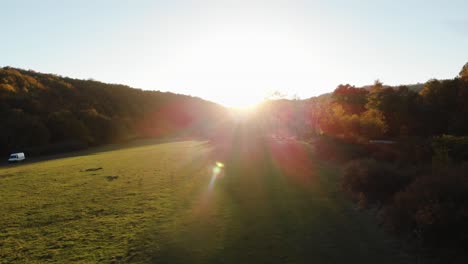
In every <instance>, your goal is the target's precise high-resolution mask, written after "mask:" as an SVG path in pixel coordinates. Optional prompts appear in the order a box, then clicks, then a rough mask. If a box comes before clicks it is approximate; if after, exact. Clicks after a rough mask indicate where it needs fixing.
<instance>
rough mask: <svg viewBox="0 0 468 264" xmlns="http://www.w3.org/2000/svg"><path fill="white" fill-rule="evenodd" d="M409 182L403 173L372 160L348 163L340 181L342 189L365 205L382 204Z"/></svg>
mask: <svg viewBox="0 0 468 264" xmlns="http://www.w3.org/2000/svg"><path fill="white" fill-rule="evenodd" d="M410 180H411V177H409V176H408V175H407V174H405V173H400V172H398V170H397V168H396V167H395V166H394V165H392V164H390V163H385V162H377V161H375V160H373V159H362V160H355V161H352V162H350V163H348V164H347V165H346V167H345V169H344V175H343V179H342V187H343V189H344V190H345V191H346V192H348V193H349V194H351V196H352V197H353V198H354V199H355V200H357V199H359V201H362V200H365V201H366V204H375V203H379V204H383V203H386V202H388V201H390V200H391V199H392V196H393V194H395V193H396V192H398V191H400V190H401V189H402V188H403V187H404V186H406V185H407V184H408V183H409V182H410Z"/></svg>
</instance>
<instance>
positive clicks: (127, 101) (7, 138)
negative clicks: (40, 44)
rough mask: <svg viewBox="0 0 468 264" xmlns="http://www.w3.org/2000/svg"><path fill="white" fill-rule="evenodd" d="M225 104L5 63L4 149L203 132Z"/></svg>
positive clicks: (0, 75) (50, 148)
mask: <svg viewBox="0 0 468 264" xmlns="http://www.w3.org/2000/svg"><path fill="white" fill-rule="evenodd" d="M225 114H226V112H225V109H224V108H223V107H222V106H220V105H217V104H214V103H212V102H208V101H205V100H202V99H200V98H196V97H190V96H186V95H180V94H174V93H168V92H159V91H144V90H140V89H134V88H131V87H128V86H125V85H118V84H106V83H102V82H98V81H94V80H79V79H72V78H67V77H62V76H58V75H53V74H43V73H38V72H35V71H31V70H28V71H27V70H22V69H16V68H11V67H4V68H0V122H1V123H2V127H3V129H2V130H1V131H0V153H1V154H6V153H8V152H12V151H28V152H29V153H30V154H44V153H51V152H60V151H67V150H72V149H77V148H85V147H87V146H92V145H100V144H105V143H111V142H118V141H122V140H127V139H130V138H137V137H166V136H203V135H206V134H207V133H209V131H210V129H212V128H213V127H214V126H216V120H222V119H223V118H222V116H224V115H225Z"/></svg>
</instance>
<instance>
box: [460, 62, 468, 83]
mask: <svg viewBox="0 0 468 264" xmlns="http://www.w3.org/2000/svg"><path fill="white" fill-rule="evenodd" d="M459 76H460V78H462V79H467V80H468V62H467V63H466V64H465V65H464V66H463V68H462V69H461V71H460V73H459Z"/></svg>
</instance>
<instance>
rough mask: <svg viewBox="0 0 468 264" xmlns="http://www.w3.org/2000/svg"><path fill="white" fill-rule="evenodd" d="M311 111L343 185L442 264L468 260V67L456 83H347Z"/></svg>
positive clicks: (322, 146) (323, 151)
mask: <svg viewBox="0 0 468 264" xmlns="http://www.w3.org/2000/svg"><path fill="white" fill-rule="evenodd" d="M314 107H315V109H316V112H313V113H311V116H312V119H314V120H316V123H315V124H316V125H315V126H314V128H315V129H316V130H317V133H318V134H320V135H321V136H320V137H319V139H318V140H316V141H315V145H316V148H317V149H318V152H320V153H321V155H320V156H321V157H325V158H329V159H335V160H338V161H342V162H344V170H343V178H342V187H343V190H344V191H345V192H346V193H348V194H349V195H350V197H351V198H352V199H353V200H354V201H356V203H357V204H358V205H359V206H360V207H361V208H371V209H374V210H377V212H378V213H377V216H378V217H379V220H380V221H381V223H382V225H383V226H384V227H385V228H387V229H388V230H390V231H392V232H394V233H395V234H398V235H400V236H401V237H404V238H408V239H409V240H410V241H411V244H412V245H413V246H414V247H413V249H417V250H418V251H419V253H421V251H422V252H424V254H426V255H429V256H430V258H431V259H432V260H433V261H434V262H435V263H467V261H468V254H467V252H468V174H467V172H468V163H467V162H468V64H466V65H465V66H464V67H463V68H462V70H461V72H460V73H459V75H458V76H457V77H455V78H454V79H450V80H442V81H440V80H430V81H428V82H427V83H425V84H424V87H423V89H422V90H420V91H415V90H412V89H408V87H405V86H400V87H387V88H385V87H383V85H382V84H381V83H380V82H375V84H374V85H373V86H371V87H368V88H367V89H361V88H356V87H353V86H350V85H340V86H339V87H338V88H337V89H336V90H335V91H334V92H333V94H332V95H331V96H330V97H329V98H328V99H327V100H322V101H321V102H320V103H319V104H316V105H315V106H314Z"/></svg>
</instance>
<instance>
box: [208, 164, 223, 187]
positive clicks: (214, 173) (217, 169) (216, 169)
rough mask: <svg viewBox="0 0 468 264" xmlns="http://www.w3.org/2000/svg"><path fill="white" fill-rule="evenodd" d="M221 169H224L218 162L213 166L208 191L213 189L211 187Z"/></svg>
mask: <svg viewBox="0 0 468 264" xmlns="http://www.w3.org/2000/svg"><path fill="white" fill-rule="evenodd" d="M223 168H224V164H223V163H222V162H219V161H217V162H216V165H215V166H213V169H212V174H211V180H210V183H209V184H208V190H211V189H213V186H214V184H215V181H216V179H217V178H218V176H220V175H221V173H222V172H223Z"/></svg>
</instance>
